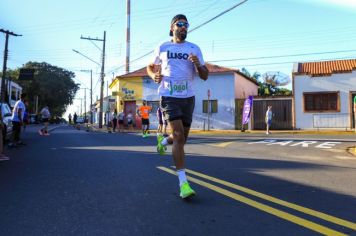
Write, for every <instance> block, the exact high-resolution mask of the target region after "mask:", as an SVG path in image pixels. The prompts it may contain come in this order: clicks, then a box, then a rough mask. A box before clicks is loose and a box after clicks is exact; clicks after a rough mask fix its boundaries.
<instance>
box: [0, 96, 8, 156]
mask: <svg viewBox="0 0 356 236" xmlns="http://www.w3.org/2000/svg"><path fill="white" fill-rule="evenodd" d="M0 106H2V103H1V105H0ZM0 110H1V111H2V107H1V109H0ZM4 128H5V127H4V124H3V114H2V112H0V161H8V160H10V157H8V156H6V155H5V154H4V137H3V135H6V130H5V132H4V130H3V129H4Z"/></svg>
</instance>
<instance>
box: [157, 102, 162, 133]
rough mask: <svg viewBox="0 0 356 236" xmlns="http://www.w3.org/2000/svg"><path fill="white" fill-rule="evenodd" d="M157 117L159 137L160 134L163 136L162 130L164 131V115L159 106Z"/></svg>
mask: <svg viewBox="0 0 356 236" xmlns="http://www.w3.org/2000/svg"><path fill="white" fill-rule="evenodd" d="M156 116H157V120H158V126H157V135H159V134H162V129H163V115H162V111H161V107H160V106H158V108H157V111H156Z"/></svg>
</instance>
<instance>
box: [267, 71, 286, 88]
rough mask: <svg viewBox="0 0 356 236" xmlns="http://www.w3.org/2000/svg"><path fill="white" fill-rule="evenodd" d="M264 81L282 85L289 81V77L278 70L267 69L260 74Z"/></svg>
mask: <svg viewBox="0 0 356 236" xmlns="http://www.w3.org/2000/svg"><path fill="white" fill-rule="evenodd" d="M262 79H263V81H264V82H265V83H267V84H271V85H273V86H284V85H287V84H289V83H290V82H291V78H290V77H289V76H288V75H286V74H284V73H282V72H279V71H268V72H266V73H264V74H263V75H262Z"/></svg>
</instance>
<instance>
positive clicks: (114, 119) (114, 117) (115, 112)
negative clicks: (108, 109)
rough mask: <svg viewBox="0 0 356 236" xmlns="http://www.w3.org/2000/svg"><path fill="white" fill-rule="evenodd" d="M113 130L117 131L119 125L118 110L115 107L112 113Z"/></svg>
mask: <svg viewBox="0 0 356 236" xmlns="http://www.w3.org/2000/svg"><path fill="white" fill-rule="evenodd" d="M111 117H112V120H111V123H112V132H115V130H116V127H117V110H116V109H115V110H114V112H113V113H112V116H111Z"/></svg>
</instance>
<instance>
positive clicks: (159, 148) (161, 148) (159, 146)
mask: <svg viewBox="0 0 356 236" xmlns="http://www.w3.org/2000/svg"><path fill="white" fill-rule="evenodd" d="M163 139H164V137H163V136H162V135H161V134H159V135H157V152H158V153H159V155H164V154H165V153H166V150H167V147H166V146H164V145H162V144H161V142H162V140H163Z"/></svg>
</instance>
